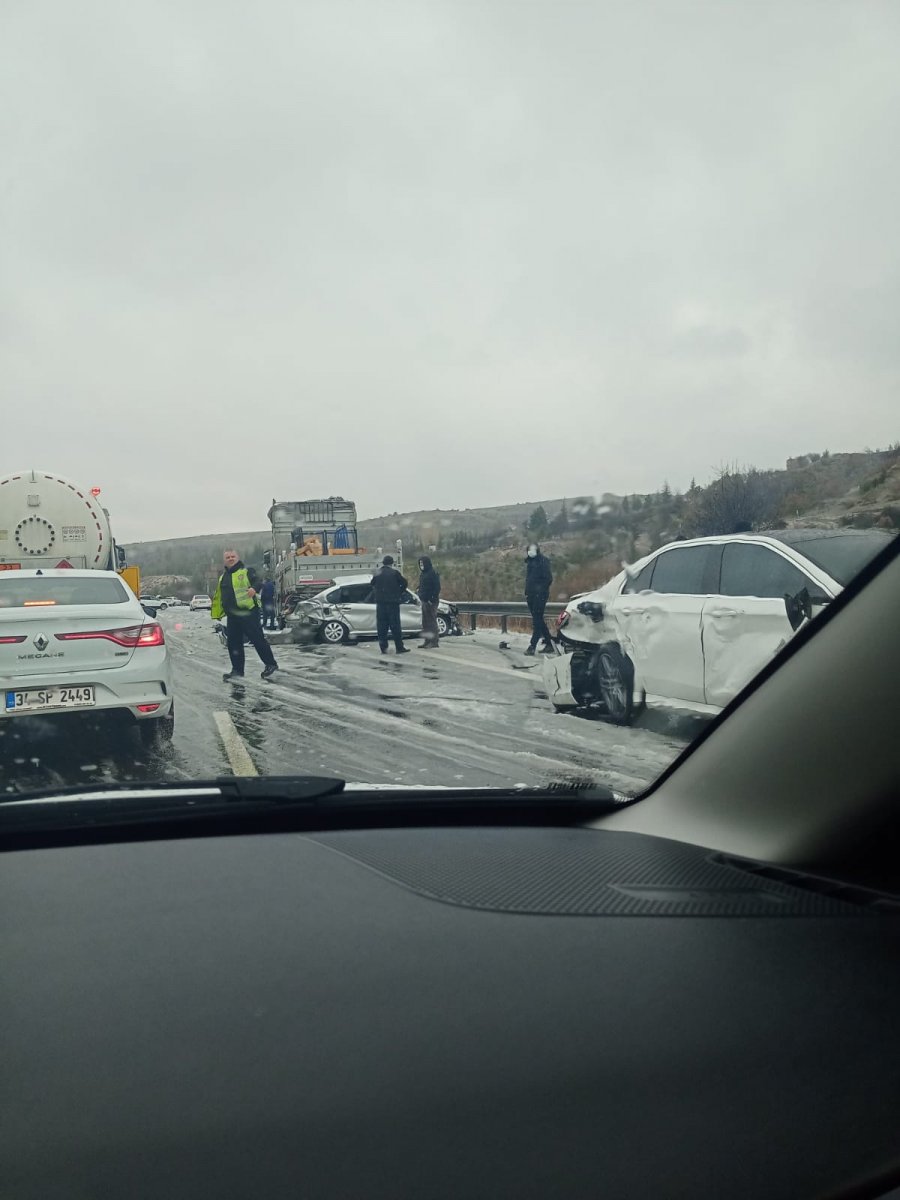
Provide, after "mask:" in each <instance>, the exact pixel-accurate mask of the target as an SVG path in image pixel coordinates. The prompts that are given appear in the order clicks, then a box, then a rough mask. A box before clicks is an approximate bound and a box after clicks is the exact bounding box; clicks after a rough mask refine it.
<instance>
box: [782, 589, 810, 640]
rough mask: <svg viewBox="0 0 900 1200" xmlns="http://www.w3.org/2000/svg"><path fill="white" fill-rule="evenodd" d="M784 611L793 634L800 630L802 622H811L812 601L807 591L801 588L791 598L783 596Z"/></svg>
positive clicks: (786, 595)
mask: <svg viewBox="0 0 900 1200" xmlns="http://www.w3.org/2000/svg"><path fill="white" fill-rule="evenodd" d="M784 611H785V613H786V614H787V619H788V622H789V624H790V626H791V629H792V630H793V632H794V633H796V632H797V630H798V629H799V628H800V626H801V625H802V624H803V622H804V621H811V620H812V600H811V598H810V594H809V590H808V589H807V588H801V589H800V591H799V592H797V593H796V594H795V595H793V596H789V595H788V594H787V593H785V596H784Z"/></svg>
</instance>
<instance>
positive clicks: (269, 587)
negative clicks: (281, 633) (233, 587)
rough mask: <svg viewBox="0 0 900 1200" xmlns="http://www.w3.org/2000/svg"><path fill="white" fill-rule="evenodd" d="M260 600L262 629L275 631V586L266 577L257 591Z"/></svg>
mask: <svg viewBox="0 0 900 1200" xmlns="http://www.w3.org/2000/svg"><path fill="white" fill-rule="evenodd" d="M259 598H260V600H262V612H263V629H277V628H278V621H277V619H276V612H275V584H274V583H273V582H272V580H271V579H269V578H268V577H267V578H266V580H265V582H264V583H263V585H262V587H261V588H260V589H259Z"/></svg>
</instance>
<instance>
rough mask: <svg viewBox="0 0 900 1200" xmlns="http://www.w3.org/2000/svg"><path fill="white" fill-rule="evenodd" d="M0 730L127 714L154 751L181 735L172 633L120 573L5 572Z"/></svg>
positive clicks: (0, 584) (0, 578)
mask: <svg viewBox="0 0 900 1200" xmlns="http://www.w3.org/2000/svg"><path fill="white" fill-rule="evenodd" d="M0 696H2V707H0V731H2V730H3V729H4V728H8V726H7V724H6V723H7V722H10V721H15V720H19V719H21V718H23V717H27V716H33V715H36V714H39V715H41V716H51V717H54V718H55V717H59V718H60V719H65V720H70V719H71V718H72V717H73V716H75V715H79V714H80V715H82V716H83V715H85V714H87V715H90V716H99V715H102V716H103V717H111V716H114V715H119V716H123V717H124V718H126V719H128V720H130V722H131V723H132V724H134V725H135V726H136V727H137V729H138V731H139V734H140V736H141V738H142V740H143V741H144V742H146V743H148V744H154V743H156V742H158V741H162V740H167V739H169V738H171V737H172V734H173V731H174V727H175V709H174V703H175V702H174V699H173V696H172V679H171V670H170V665H169V657H168V648H167V646H166V639H165V635H164V633H163V630H162V626H160V625H158V624H157V623H156V622H155V621H153V620H148V619H147V616H146V613H145V612H144V609H143V607H142V606H141V602H140V601H139V600H137V599H135V596H134V593H133V592H132V591H131V589H130V588H129V587H127V586H126V584H125V583H124V582H123V581H122V580H121V579H120V578H119V576H118V575H117V574H116V572H115V571H86V570H71V569H70V570H45V571H43V572H40V571H38V570H31V571H16V572H15V574H12V573H11V572H9V573H6V572H4V573H2V574H0Z"/></svg>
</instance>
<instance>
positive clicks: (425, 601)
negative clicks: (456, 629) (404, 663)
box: [417, 554, 441, 650]
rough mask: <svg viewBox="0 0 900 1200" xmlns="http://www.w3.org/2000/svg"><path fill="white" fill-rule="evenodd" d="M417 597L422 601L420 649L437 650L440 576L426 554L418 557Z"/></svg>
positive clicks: (438, 642)
mask: <svg viewBox="0 0 900 1200" xmlns="http://www.w3.org/2000/svg"><path fill="white" fill-rule="evenodd" d="M417 592H418V595H419V599H420V600H421V601H422V637H423V639H424V640H423V642H422V645H421V647H420V649H421V650H437V648H438V646H440V644H441V642H440V637H441V635H440V634H439V633H438V623H437V611H438V601H439V600H440V598H441V577H440V575H438V573H437V571H436V570H435V569H434V567H433V566H432V562H431V559H430V558H429V557H428V555H427V554H423V556H422V557H421V558H420V559H419V586H418V588H417Z"/></svg>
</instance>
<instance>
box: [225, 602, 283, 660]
mask: <svg viewBox="0 0 900 1200" xmlns="http://www.w3.org/2000/svg"><path fill="white" fill-rule="evenodd" d="M227 637H228V657H229V658H230V659H231V669H232V671H234V673H235V675H243V673H244V638H245V637H246V638H247V639H248V640H249V642H250V644H251V645H252V646H253V649H254V650H255V651H256V653H257V654H258V655H259V657H260V658H261V659H262V661H263V662H264V663H265V665H266V666H267V667H274V666H275V665H276V664H275V655H274V654H273V653H272V647H271V646H270V645H269V643H268V642H267V641H266V636H265V634H264V633H263V631H262V625H261V624H260V621H259V609H258V608H255V609H253V610H252V612H248V613H247V615H246V617H233V616H232V615H231V613H229V614H228V634H227Z"/></svg>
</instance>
